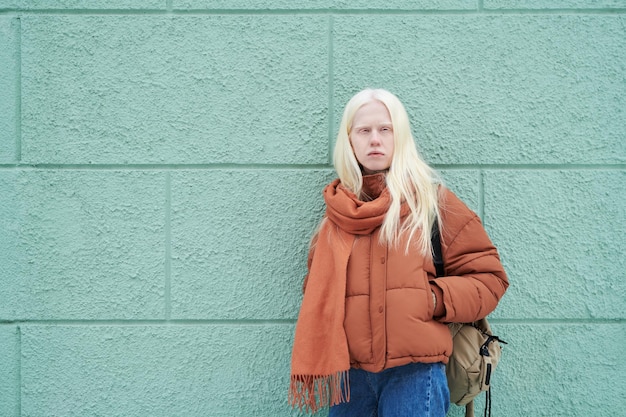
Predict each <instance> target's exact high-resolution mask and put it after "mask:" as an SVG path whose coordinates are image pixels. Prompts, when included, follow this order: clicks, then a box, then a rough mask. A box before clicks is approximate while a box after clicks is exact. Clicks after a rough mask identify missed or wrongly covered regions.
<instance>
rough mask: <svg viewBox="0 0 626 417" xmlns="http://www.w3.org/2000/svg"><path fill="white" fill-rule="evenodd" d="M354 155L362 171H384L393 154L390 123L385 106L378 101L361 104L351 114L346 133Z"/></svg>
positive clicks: (370, 172)
mask: <svg viewBox="0 0 626 417" xmlns="http://www.w3.org/2000/svg"><path fill="white" fill-rule="evenodd" d="M348 136H349V138H350V144H351V145H352V150H353V151H354V156H355V157H356V159H357V161H359V163H360V164H361V166H362V167H363V174H366V175H369V174H374V173H376V172H380V171H385V170H386V169H388V168H389V166H390V165H391V159H392V157H393V148H394V143H393V125H392V123H391V116H390V114H389V110H387V107H386V106H385V105H384V104H383V103H381V102H380V101H372V102H370V103H367V104H364V105H363V106H361V108H359V110H357V112H356V113H355V114H354V119H353V120H352V128H351V129H350V133H349V135H348Z"/></svg>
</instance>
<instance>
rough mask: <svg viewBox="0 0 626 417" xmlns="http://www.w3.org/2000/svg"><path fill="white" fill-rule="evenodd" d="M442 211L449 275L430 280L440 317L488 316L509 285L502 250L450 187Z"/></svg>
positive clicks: (449, 319) (466, 319) (468, 318)
mask: <svg viewBox="0 0 626 417" xmlns="http://www.w3.org/2000/svg"><path fill="white" fill-rule="evenodd" d="M440 213H441V223H442V232H441V248H442V253H443V261H444V267H445V276H443V277H440V278H437V279H433V280H431V282H430V283H431V286H432V287H433V292H434V294H435V295H436V297H437V305H438V308H437V310H438V313H439V314H438V317H437V320H439V321H442V322H446V323H450V322H460V323H467V322H472V321H475V320H478V319H481V318H483V317H486V316H487V315H488V314H489V313H491V312H492V311H493V310H494V309H495V308H496V306H497V304H498V301H499V300H500V298H502V296H503V295H504V292H505V291H506V289H507V288H508V286H509V281H508V278H507V276H506V273H505V271H504V268H503V267H502V263H501V262H500V257H499V255H498V251H497V250H496V248H495V246H494V245H493V243H491V240H490V239H489V237H488V236H487V233H486V232H485V229H484V228H483V225H482V223H481V221H480V218H479V217H478V216H477V215H476V214H475V213H474V212H473V211H471V210H470V209H469V208H468V207H467V206H466V205H465V204H464V203H463V202H462V201H461V200H459V198H458V197H456V196H455V195H454V194H453V193H452V192H451V191H449V190H447V189H443V190H442V199H441V204H440Z"/></svg>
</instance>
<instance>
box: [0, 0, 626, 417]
mask: <svg viewBox="0 0 626 417" xmlns="http://www.w3.org/2000/svg"><path fill="white" fill-rule="evenodd" d="M368 86H375V87H383V88H387V89H389V90H391V91H393V92H395V93H396V94H397V95H398V96H399V97H400V98H401V99H402V100H403V101H404V103H405V104H406V106H407V110H408V111H409V113H410V115H411V118H412V120H413V124H414V126H413V129H414V133H415V136H416V137H417V139H418V142H419V147H420V149H421V150H422V152H423V153H424V155H425V157H426V158H427V159H428V160H429V161H430V162H431V163H432V164H433V165H434V166H435V167H436V168H438V169H439V170H440V171H441V172H442V174H443V176H444V178H445V179H446V181H447V183H448V185H449V186H450V187H451V188H452V189H453V190H454V191H456V192H457V193H458V194H459V195H460V196H461V197H462V198H463V199H464V200H465V201H466V202H467V204H468V205H469V206H470V207H471V208H472V209H473V210H475V211H476V212H477V213H479V215H480V216H481V217H482V218H483V220H484V222H485V225H486V227H487V230H488V231H489V233H490V235H491V237H492V239H493V240H494V242H495V244H496V245H497V246H498V248H499V249H500V252H501V255H502V258H503V261H504V264H505V267H506V268H507V271H508V272H509V274H510V279H511V287H510V290H509V292H508V293H507V294H506V296H505V297H504V299H503V300H502V303H501V305H500V306H499V307H498V309H497V310H496V311H495V312H494V313H493V314H492V324H493V327H494V328H495V329H496V332H497V333H499V334H500V335H501V336H502V337H503V338H504V339H505V340H507V341H508V342H509V345H508V346H506V348H505V351H504V356H503V360H502V362H501V365H500V367H499V369H498V372H497V374H496V376H495V380H494V383H493V390H494V391H493V411H494V415H497V416H507V417H525V416H529V415H532V416H550V417H552V416H563V417H566V416H567V417H587V416H600V417H602V416H607V417H618V416H623V415H624V409H626V394H625V393H626V376H625V375H626V359H625V358H626V355H624V351H625V349H626V272H625V271H626V237H625V236H626V1H625V0H599V1H591V0H588V1H586V0H575V1H570V0H545V1H544V0H437V1H426V0H418V1H410V0H392V1H390V0H385V1H382V0H374V1H369V0H367V1H366V0H353V1H350V0H313V1H304V0H297V1H292V0H259V1H250V0H245V1H244V0H142V1H134V0H133V1H131V0H113V1H97V0H60V1H57V0H39V1H36V0H0V417H5V416H6V417H16V416H31V417H44V416H63V417H66V416H81V417H83V416H163V417H171V416H186V417H187V416H260V417H276V416H296V415H299V413H298V412H296V411H293V410H291V409H290V408H289V407H288V405H287V385H288V373H289V359H290V349H291V340H292V335H293V328H294V324H295V319H296V316H297V312H298V308H299V303H300V301H301V295H300V288H301V283H302V278H303V276H304V273H305V257H306V251H307V243H308V239H309V236H310V234H311V232H312V230H313V228H314V227H315V225H316V223H317V221H318V220H319V218H320V216H321V214H322V210H323V205H322V198H321V189H322V187H323V186H324V184H326V183H327V182H328V181H329V180H330V179H332V178H333V175H334V172H333V169H332V166H331V165H330V163H329V161H330V158H331V155H330V152H331V149H332V146H333V142H334V135H335V133H336V132H335V131H336V128H337V126H338V123H339V117H340V113H341V110H342V106H343V105H344V104H345V102H346V100H347V99H348V98H349V97H350V96H351V95H352V94H354V93H355V92H356V91H358V90H360V89H362V88H364V87H368ZM480 405H482V401H481V403H480V404H479V406H480ZM320 415H321V416H323V415H325V411H323V412H321V413H320ZM461 415H462V409H461V408H459V407H454V406H453V407H452V408H451V411H450V413H449V416H451V417H460V416H461Z"/></svg>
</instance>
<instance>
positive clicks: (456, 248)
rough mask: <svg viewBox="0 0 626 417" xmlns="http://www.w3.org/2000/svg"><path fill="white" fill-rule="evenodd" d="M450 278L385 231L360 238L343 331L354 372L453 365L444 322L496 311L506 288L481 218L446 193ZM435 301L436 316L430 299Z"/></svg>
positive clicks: (443, 200)
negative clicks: (394, 243) (382, 236)
mask: <svg viewBox="0 0 626 417" xmlns="http://www.w3.org/2000/svg"><path fill="white" fill-rule="evenodd" d="M441 196H442V197H441V201H440V213H441V224H442V234H441V243H442V252H443V260H444V265H445V276H444V277H441V278H436V279H435V267H434V265H433V261H432V258H431V257H430V256H428V257H424V256H423V255H422V254H420V253H418V252H413V253H411V252H410V253H409V254H408V255H407V254H405V251H404V248H405V247H406V242H400V245H398V249H391V248H388V247H387V246H385V245H381V244H380V243H379V233H380V228H378V229H376V230H375V231H374V232H373V233H372V234H371V235H367V236H358V237H357V238H356V241H355V243H354V245H353V249H352V253H351V255H350V258H349V262H348V273H347V283H346V307H345V313H346V314H345V320H344V328H345V331H346V336H347V340H348V347H349V351H350V361H351V366H352V367H357V368H362V369H364V370H366V371H370V372H379V371H382V370H384V369H387V368H391V367H395V366H400V365H405V364H407V363H411V362H444V363H447V362H448V358H449V357H450V354H451V353H452V339H451V337H450V331H449V330H448V326H447V325H446V324H445V323H448V322H471V321H474V320H478V319H480V318H483V317H485V316H487V315H488V314H489V313H490V312H491V311H492V310H493V309H495V307H496V305H497V304H498V301H499V300H500V298H501V297H502V295H503V294H504V292H505V291H506V289H507V287H508V280H507V276H506V273H505V272H504V269H503V267H502V264H501V263H500V258H499V256H498V252H497V250H496V248H495V247H494V246H493V244H492V243H491V241H490V239H489V237H488V236H487V234H486V232H485V230H484V228H483V226H482V224H481V221H480V219H479V217H478V216H477V215H476V214H475V213H474V212H472V211H471V210H470V209H469V208H468V207H467V206H466V205H465V204H464V203H463V202H462V201H461V200H459V199H458V198H457V197H456V196H455V195H454V194H453V193H452V192H451V191H449V190H447V189H442V190H441ZM433 293H434V294H435V296H436V306H437V308H436V310H435V303H434V302H433V295H432V294H433Z"/></svg>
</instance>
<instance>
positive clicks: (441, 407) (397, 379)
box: [328, 363, 450, 417]
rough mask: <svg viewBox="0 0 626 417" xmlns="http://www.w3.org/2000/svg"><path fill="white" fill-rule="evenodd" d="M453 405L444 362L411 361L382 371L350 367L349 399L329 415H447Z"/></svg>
mask: <svg viewBox="0 0 626 417" xmlns="http://www.w3.org/2000/svg"><path fill="white" fill-rule="evenodd" d="M449 407H450V392H449V391H448V382H447V380H446V368H445V365H444V364H442V363H411V364H408V365H404V366H399V367H396V368H390V369H386V370H384V371H382V372H379V373H372V372H367V371H364V370H362V369H350V401H349V402H347V403H341V404H338V405H335V406H333V407H330V413H329V414H328V417H445V415H446V413H447V412H448V408H449Z"/></svg>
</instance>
